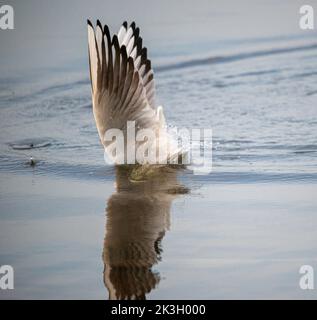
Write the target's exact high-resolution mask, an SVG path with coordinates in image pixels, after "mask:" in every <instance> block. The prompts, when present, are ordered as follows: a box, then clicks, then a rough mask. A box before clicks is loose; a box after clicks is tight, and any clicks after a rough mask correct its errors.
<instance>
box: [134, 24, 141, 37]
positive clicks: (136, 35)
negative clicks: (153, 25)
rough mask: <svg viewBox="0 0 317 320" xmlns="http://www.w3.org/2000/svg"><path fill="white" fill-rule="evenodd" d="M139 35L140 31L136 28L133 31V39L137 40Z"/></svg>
mask: <svg viewBox="0 0 317 320" xmlns="http://www.w3.org/2000/svg"><path fill="white" fill-rule="evenodd" d="M139 35H140V29H139V28H138V27H137V28H136V29H135V30H134V37H135V39H137V38H138V37H139Z"/></svg>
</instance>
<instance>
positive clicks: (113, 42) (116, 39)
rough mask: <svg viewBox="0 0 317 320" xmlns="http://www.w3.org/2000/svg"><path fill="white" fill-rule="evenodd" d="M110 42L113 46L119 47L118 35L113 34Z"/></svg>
mask: <svg viewBox="0 0 317 320" xmlns="http://www.w3.org/2000/svg"><path fill="white" fill-rule="evenodd" d="M112 44H113V45H114V46H115V47H118V48H119V47H120V46H119V40H118V36H117V35H116V34H114V35H113V37H112Z"/></svg>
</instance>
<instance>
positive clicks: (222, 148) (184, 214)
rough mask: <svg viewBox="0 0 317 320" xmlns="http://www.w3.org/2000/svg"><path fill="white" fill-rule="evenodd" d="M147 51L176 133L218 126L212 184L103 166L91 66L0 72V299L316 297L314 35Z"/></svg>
mask: <svg viewBox="0 0 317 320" xmlns="http://www.w3.org/2000/svg"><path fill="white" fill-rule="evenodd" d="M157 47H158V48H159V45H157ZM150 55H151V50H150ZM153 57H154V59H153V67H154V71H155V77H156V86H157V100H158V104H162V105H163V106H164V110H165V114H166V118H167V121H168V124H169V125H170V126H171V127H175V126H176V127H178V128H181V127H187V128H212V129H213V154H212V157H213V172H212V173H210V174H208V175H202V176H201V175H200V176H196V175H193V174H192V172H191V171H189V170H186V169H185V170H180V171H178V172H176V171H174V170H172V169H170V170H169V171H167V172H160V175H159V176H156V177H154V178H153V179H152V180H151V181H147V182H144V183H141V184H133V183H131V182H130V181H129V180H128V179H127V177H126V172H125V171H124V170H120V169H118V170H116V169H115V168H114V167H112V166H109V165H106V164H105V163H104V160H103V150H102V148H101V146H100V144H99V141H98V136H97V131H96V128H95V125H94V120H93V115H92V110H91V96H90V83H89V79H88V71H87V64H86V60H82V61H85V62H83V63H82V64H78V65H76V66H71V67H69V66H66V65H65V68H64V67H63V66H60V68H59V69H57V70H52V69H50V70H43V71H41V72H40V73H36V72H34V73H31V72H29V73H27V72H26V73H23V74H21V75H20V76H12V77H9V78H8V77H4V76H3V77H1V76H0V119H1V128H0V161H1V164H0V172H1V173H0V177H1V180H2V182H1V215H0V221H1V225H0V263H1V264H4V263H5V264H12V265H13V266H15V268H16V277H17V279H16V290H15V291H14V293H5V294H4V293H3V292H0V297H1V295H3V296H4V297H5V298H10V297H15V298H34V297H35V298H36V297H37V298H38V297H40V298H59V297H60V298H98V299H102V298H107V297H108V295H109V297H110V298H118V297H119V298H135V297H136V298H145V297H147V298H245V297H248V298H250V297H251V298H285V297H290V298H293V297H297V298H298V297H300V298H312V297H314V298H316V293H310V294H308V293H307V294H306V292H303V291H301V290H299V288H298V269H299V267H300V265H302V264H313V265H315V266H316V267H317V264H316V263H317V262H316V259H315V258H316V252H317V247H316V243H317V241H316V227H317V218H316V209H317V203H316V200H315V198H316V197H315V193H316V182H317V86H316V83H317V71H316V70H317V40H316V38H315V37H314V35H313V36H310V37H305V38H304V37H299V36H298V37H297V36H285V37H283V38H281V39H280V38H274V37H272V38H256V39H253V40H252V41H242V40H241V41H240V42H239V41H238V40H237V39H234V40H232V42H230V41H227V42H226V43H225V44H219V45H218V46H217V48H215V50H214V51H213V50H211V49H210V48H209V47H208V46H206V47H205V48H204V47H202V48H196V47H195V48H193V47H191V46H190V42H189V44H188V47H186V46H182V45H181V44H180V43H179V45H178V43H177V42H175V43H174V45H173V46H171V48H170V50H169V51H168V50H167V48H166V47H165V46H163V48H161V51H160V50H159V51H157V52H155V54H153ZM114 185H115V187H114ZM106 288H107V291H106Z"/></svg>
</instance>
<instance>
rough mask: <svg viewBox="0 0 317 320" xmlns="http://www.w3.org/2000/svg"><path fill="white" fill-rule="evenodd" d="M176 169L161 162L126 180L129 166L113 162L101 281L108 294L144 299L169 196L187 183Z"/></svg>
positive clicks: (155, 276)
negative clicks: (140, 177) (145, 174)
mask: <svg viewBox="0 0 317 320" xmlns="http://www.w3.org/2000/svg"><path fill="white" fill-rule="evenodd" d="M177 172H178V170H177V169H174V168H171V167H161V168H158V169H156V170H155V171H154V172H152V174H151V177H148V178H147V179H146V180H145V181H138V182H133V181H131V178H130V177H131V169H130V168H129V167H117V168H116V192H115V193H114V194H113V195H112V196H111V197H110V198H109V200H108V203H107V208H106V217H107V219H106V220H107V221H106V236H105V240H104V248H103V261H104V274H103V277H104V284H105V286H106V288H107V289H108V292H109V299H120V300H123V299H145V298H146V295H147V294H148V293H149V292H151V290H152V289H154V288H155V287H156V286H157V284H158V283H159V281H160V275H159V273H158V272H155V271H153V270H152V267H153V266H154V265H155V264H156V263H158V262H159V261H160V260H161V254H162V246H161V241H162V239H163V237H164V235H165V232H166V230H168V229H169V226H170V209H171V204H172V201H173V200H174V199H175V198H176V197H177V196H178V195H180V194H184V193H188V189H186V188H185V187H184V186H182V185H180V184H179V183H178V182H177Z"/></svg>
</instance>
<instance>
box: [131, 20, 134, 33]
mask: <svg viewBox="0 0 317 320" xmlns="http://www.w3.org/2000/svg"><path fill="white" fill-rule="evenodd" d="M130 27H131V28H132V30H133V31H134V30H135V22H134V21H132V23H131V24H130Z"/></svg>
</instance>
